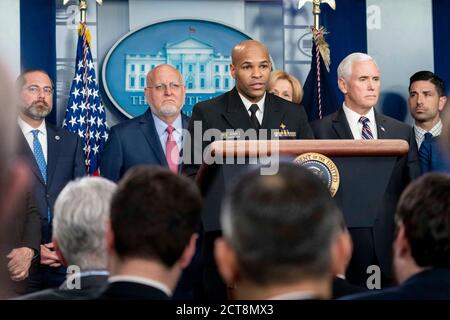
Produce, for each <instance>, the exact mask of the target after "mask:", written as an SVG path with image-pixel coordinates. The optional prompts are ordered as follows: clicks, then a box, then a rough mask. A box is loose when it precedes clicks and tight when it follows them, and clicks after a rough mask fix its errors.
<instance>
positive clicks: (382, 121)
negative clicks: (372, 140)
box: [374, 110, 388, 139]
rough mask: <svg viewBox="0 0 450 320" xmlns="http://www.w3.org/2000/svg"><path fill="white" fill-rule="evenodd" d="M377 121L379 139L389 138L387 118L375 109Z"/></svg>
mask: <svg viewBox="0 0 450 320" xmlns="http://www.w3.org/2000/svg"><path fill="white" fill-rule="evenodd" d="M374 111H375V110H374ZM375 121H376V122H377V135H378V139H388V132H386V129H387V128H386V118H385V117H384V116H383V115H382V114H380V113H378V112H376V111H375Z"/></svg>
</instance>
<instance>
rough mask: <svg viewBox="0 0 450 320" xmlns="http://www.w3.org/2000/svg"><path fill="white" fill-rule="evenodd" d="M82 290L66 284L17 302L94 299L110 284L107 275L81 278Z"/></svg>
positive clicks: (22, 298)
mask: <svg viewBox="0 0 450 320" xmlns="http://www.w3.org/2000/svg"><path fill="white" fill-rule="evenodd" d="M80 284H81V288H80V289H73V290H71V289H68V286H67V283H66V282H64V283H63V284H62V285H61V286H60V287H59V288H53V289H46V290H42V291H38V292H33V293H30V294H27V295H24V296H22V297H19V298H18V299H17V300H85V299H94V298H96V297H97V296H98V295H99V294H100V292H101V291H102V290H103V289H104V288H105V286H106V285H107V284H108V276H107V275H87V276H81V277H80Z"/></svg>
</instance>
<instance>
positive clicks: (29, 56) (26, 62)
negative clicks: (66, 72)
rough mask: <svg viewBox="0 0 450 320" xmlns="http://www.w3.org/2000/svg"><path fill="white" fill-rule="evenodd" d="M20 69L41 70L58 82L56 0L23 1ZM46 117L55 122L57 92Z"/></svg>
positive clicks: (21, 6) (21, 10) (21, 4)
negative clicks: (50, 110) (49, 112)
mask: <svg viewBox="0 0 450 320" xmlns="http://www.w3.org/2000/svg"><path fill="white" fill-rule="evenodd" d="M20 49H21V50H20V51H21V52H20V61H21V69H22V71H23V70H27V69H42V70H45V71H47V72H48V74H49V75H50V78H51V79H52V80H53V81H54V83H55V85H56V3H55V0H20ZM47 120H48V121H50V122H51V123H53V124H56V94H55V95H54V97H53V110H52V112H51V114H50V115H49V116H48V117H47Z"/></svg>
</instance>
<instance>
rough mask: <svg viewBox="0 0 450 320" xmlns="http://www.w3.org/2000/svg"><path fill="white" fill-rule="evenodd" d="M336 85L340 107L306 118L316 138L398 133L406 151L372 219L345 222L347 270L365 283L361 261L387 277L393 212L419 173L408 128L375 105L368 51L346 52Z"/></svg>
mask: <svg viewBox="0 0 450 320" xmlns="http://www.w3.org/2000/svg"><path fill="white" fill-rule="evenodd" d="M338 85H339V89H340V90H341V91H342V93H343V94H344V103H343V106H342V108H340V109H339V110H338V111H336V112H335V113H333V114H330V115H328V116H327V117H325V118H323V119H321V120H318V121H315V122H313V123H312V124H311V127H312V128H313V131H314V135H315V137H316V138H317V139H357V140H359V139H362V140H368V139H402V140H405V141H407V142H408V143H409V146H410V149H409V150H410V151H409V153H408V155H406V156H403V157H399V158H398V159H397V162H396V164H395V166H394V168H393V170H392V174H391V176H390V180H389V183H388V186H387V189H386V191H385V196H384V199H385V201H384V203H381V204H380V208H381V209H380V210H379V214H378V216H377V217H375V222H373V225H370V226H369V225H368V226H367V227H357V228H356V227H354V226H352V225H349V224H348V223H347V226H348V228H349V231H350V234H351V236H352V240H353V246H354V250H353V257H352V259H351V261H350V265H349V268H348V270H347V278H348V280H349V281H350V282H351V283H354V284H358V285H364V286H365V285H366V280H367V274H366V270H367V267H368V266H370V265H378V266H380V267H381V271H382V282H383V284H386V283H389V282H390V280H389V279H390V267H391V244H392V237H393V230H394V220H393V214H394V210H395V206H396V203H397V201H398V198H399V196H400V194H401V192H402V191H403V189H404V188H405V186H406V185H407V184H408V183H409V182H410V181H411V180H412V179H414V178H416V177H417V176H418V175H419V171H420V170H419V164H418V155H417V145H416V141H415V139H414V135H413V131H412V128H411V127H409V126H408V125H406V124H404V123H402V122H400V121H397V120H395V119H392V118H390V117H387V116H384V115H382V114H380V113H378V112H376V111H375V109H374V107H375V105H376V104H377V102H378V98H379V94H380V72H379V70H378V66H377V64H376V62H375V60H373V58H372V57H370V56H368V55H366V54H363V53H352V54H350V55H348V56H347V57H346V58H344V60H342V62H341V63H340V64H339V67H338Z"/></svg>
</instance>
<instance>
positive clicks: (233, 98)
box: [183, 87, 314, 176]
mask: <svg viewBox="0 0 450 320" xmlns="http://www.w3.org/2000/svg"><path fill="white" fill-rule="evenodd" d="M195 121H201V125H202V130H201V133H202V137H203V133H204V132H205V131H206V130H208V129H217V130H219V131H220V132H222V133H225V131H226V130H227V129H234V130H237V129H242V130H243V131H244V132H245V131H246V130H248V129H251V128H253V126H252V123H251V121H250V117H249V115H248V112H247V110H246V108H245V106H244V103H243V102H242V99H241V97H240V96H239V93H238V91H237V89H236V87H235V88H233V89H232V90H231V91H228V92H226V93H224V94H222V95H220V96H218V97H216V98H214V99H211V100H207V101H202V102H199V103H197V104H196V105H195V106H194V109H193V113H192V117H191V120H190V122H189V133H190V135H191V139H192V141H193V142H194V143H191V153H190V155H189V156H190V157H189V160H188V161H187V164H186V165H184V166H183V171H184V173H185V174H187V175H188V176H194V175H195V174H196V173H197V171H198V169H199V167H200V163H197V164H193V163H194V160H195V159H201V155H202V152H203V150H204V149H205V148H206V146H207V145H208V144H209V143H211V142H213V141H203V139H201V137H194V132H196V131H194V122H195ZM283 127H284V130H288V131H289V132H291V133H292V134H294V133H295V135H294V136H293V137H290V138H291V139H312V138H314V136H313V133H312V130H311V127H310V126H309V123H308V117H307V115H306V112H305V109H304V108H303V107H302V106H299V105H298V104H295V103H292V102H289V101H287V100H284V99H282V98H279V97H277V96H275V95H273V94H271V93H268V92H267V93H266V100H265V104H264V115H263V120H262V123H261V129H268V130H270V129H283ZM260 138H263V137H260ZM267 139H271V136H270V134H268V136H267ZM280 139H282V138H280ZM196 140H198V141H202V144H200V143H195V142H196ZM194 154H195V156H194ZM185 159H186V158H185Z"/></svg>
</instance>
